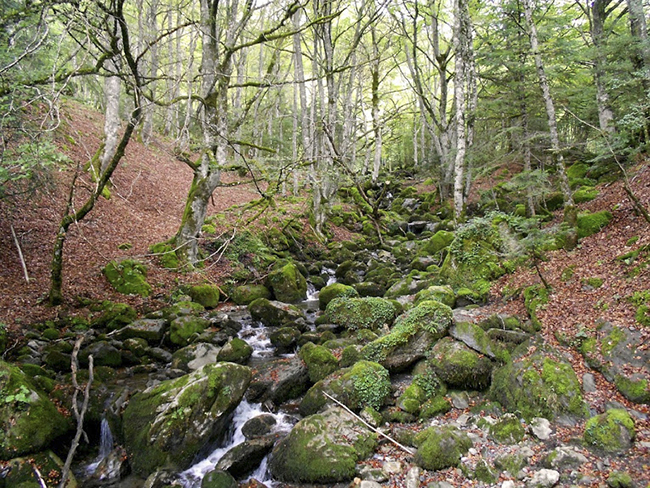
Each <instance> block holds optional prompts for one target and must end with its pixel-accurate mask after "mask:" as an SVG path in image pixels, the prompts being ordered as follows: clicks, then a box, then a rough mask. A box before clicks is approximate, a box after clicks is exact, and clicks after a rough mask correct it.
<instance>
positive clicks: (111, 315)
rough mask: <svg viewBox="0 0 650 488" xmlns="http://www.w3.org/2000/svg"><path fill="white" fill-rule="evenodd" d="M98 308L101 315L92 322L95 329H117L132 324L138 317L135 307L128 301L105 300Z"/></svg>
mask: <svg viewBox="0 0 650 488" xmlns="http://www.w3.org/2000/svg"><path fill="white" fill-rule="evenodd" d="M93 308H97V309H98V311H100V314H99V316H97V317H96V318H94V319H93V320H92V322H91V327H93V328H95V329H104V328H105V329H108V330H117V329H120V328H122V327H124V326H125V325H127V324H130V323H131V322H133V321H134V320H135V319H137V318H138V314H137V312H136V311H135V309H134V308H133V307H132V306H131V305H128V304H126V303H115V302H111V301H109V300H105V301H103V302H102V303H101V305H99V306H98V307H93Z"/></svg>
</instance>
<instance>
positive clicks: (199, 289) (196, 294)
mask: <svg viewBox="0 0 650 488" xmlns="http://www.w3.org/2000/svg"><path fill="white" fill-rule="evenodd" d="M187 294H188V295H189V296H190V297H191V298H192V301H193V302H196V303H200V304H201V305H203V306H204V307H205V308H214V307H216V306H217V305H218V304H219V287H218V286H216V285H211V284H209V283H206V284H203V285H194V286H190V288H189V289H188V290H187Z"/></svg>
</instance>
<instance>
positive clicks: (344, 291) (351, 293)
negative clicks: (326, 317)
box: [318, 283, 359, 310]
mask: <svg viewBox="0 0 650 488" xmlns="http://www.w3.org/2000/svg"><path fill="white" fill-rule="evenodd" d="M358 296H359V293H358V292H357V290H356V289H355V288H353V287H351V286H348V285H344V284H343V283H332V284H331V285H327V286H325V287H323V288H322V289H321V290H320V292H318V307H319V308H320V309H321V310H325V309H326V308H327V305H328V303H330V302H331V301H332V300H334V299H335V298H357V297H358Z"/></svg>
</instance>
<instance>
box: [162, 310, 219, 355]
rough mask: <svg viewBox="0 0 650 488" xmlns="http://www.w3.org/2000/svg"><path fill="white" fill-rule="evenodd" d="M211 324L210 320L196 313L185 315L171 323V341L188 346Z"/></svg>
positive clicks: (181, 345)
mask: <svg viewBox="0 0 650 488" xmlns="http://www.w3.org/2000/svg"><path fill="white" fill-rule="evenodd" d="M209 326H210V321H209V320H208V319H204V318H203V317H197V316H195V315H184V316H182V317H178V318H176V319H174V320H172V323H171V324H170V325H169V342H171V343H172V344H173V345H175V346H180V347H184V346H187V345H188V344H189V343H190V342H192V340H193V339H194V338H195V337H197V336H198V335H199V334H200V333H201V332H203V331H204V330H205V329H206V328H207V327H209Z"/></svg>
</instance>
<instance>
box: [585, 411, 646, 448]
mask: <svg viewBox="0 0 650 488" xmlns="http://www.w3.org/2000/svg"><path fill="white" fill-rule="evenodd" d="M635 435H636V431H635V429H634V420H632V417H630V414H629V413H627V411H626V410H623V409H622V408H612V409H610V410H607V411H606V412H605V413H603V414H601V415H596V416H595V417H592V418H590V419H589V420H587V423H586V424H585V434H584V441H585V444H586V445H587V446H589V447H592V448H595V449H597V450H599V451H605V452H621V451H625V450H627V449H629V448H630V447H631V445H632V441H633V440H634V437H635Z"/></svg>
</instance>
